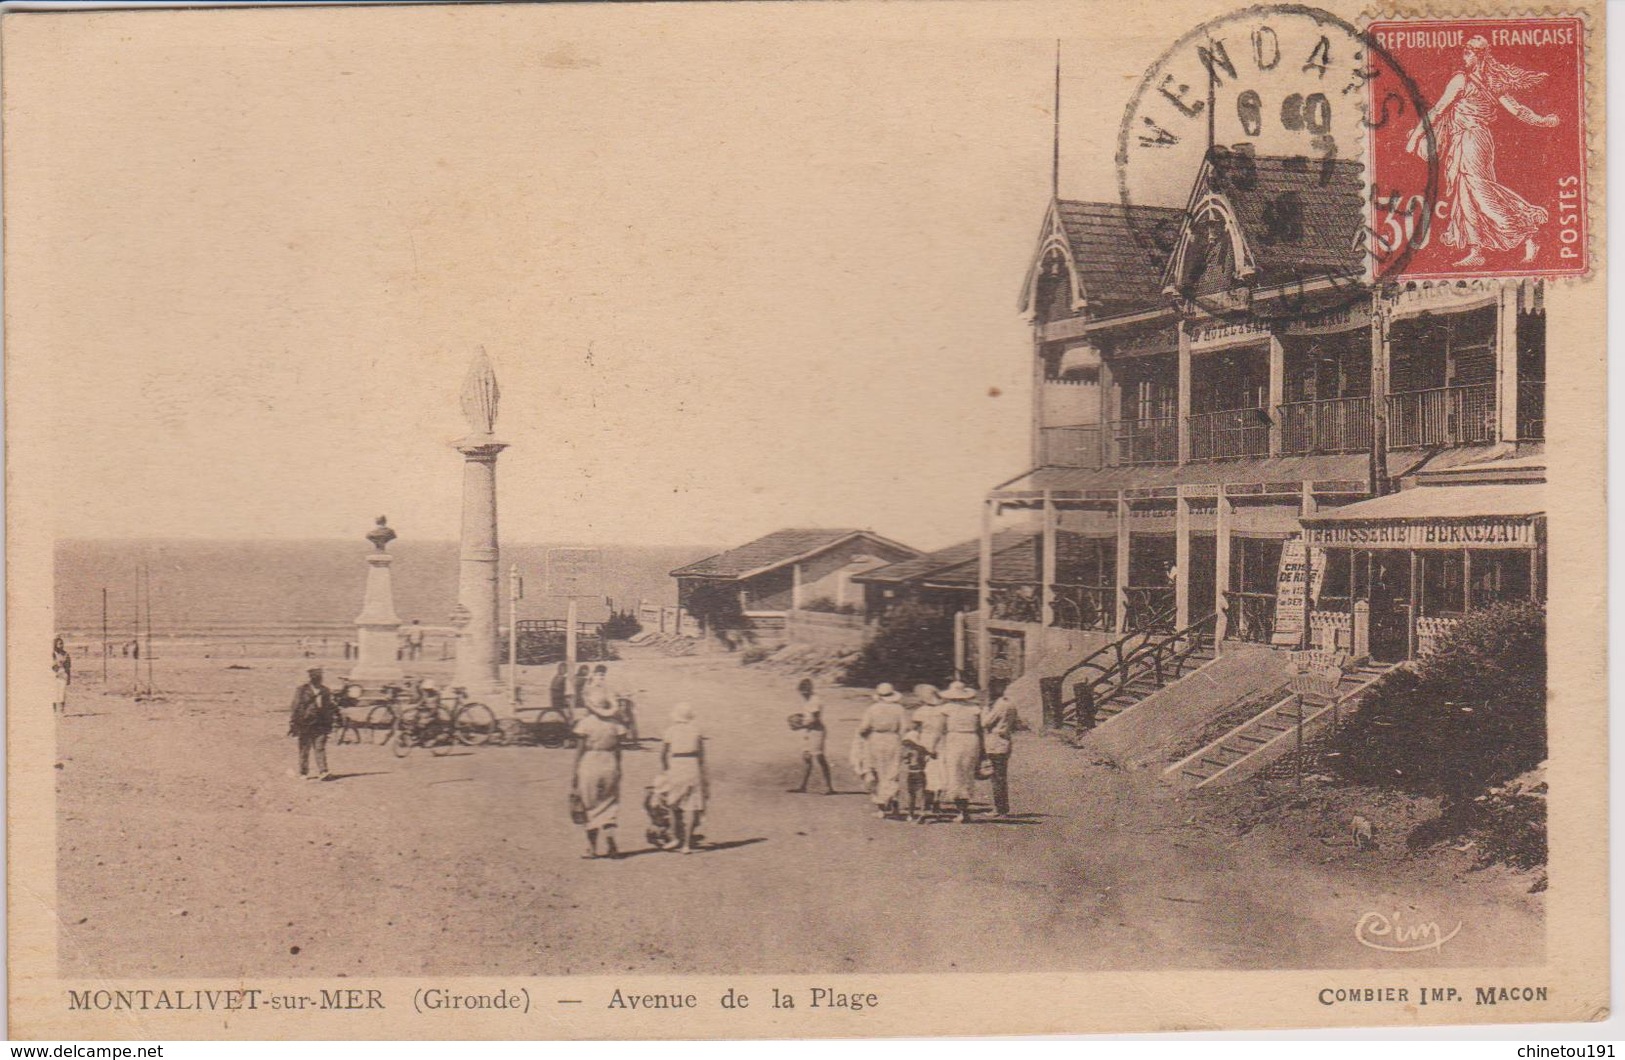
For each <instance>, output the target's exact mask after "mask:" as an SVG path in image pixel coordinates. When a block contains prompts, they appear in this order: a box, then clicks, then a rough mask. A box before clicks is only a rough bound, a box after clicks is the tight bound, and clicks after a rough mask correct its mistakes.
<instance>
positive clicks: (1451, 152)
mask: <svg viewBox="0 0 1625 1060" xmlns="http://www.w3.org/2000/svg"><path fill="white" fill-rule="evenodd" d="M1461 62H1462V69H1461V71H1460V72H1458V73H1457V74H1456V75H1455V76H1454V77H1452V78H1451V79H1450V83H1449V84H1447V85H1446V86H1445V89H1444V94H1443V95H1441V96H1440V97H1439V101H1438V102H1437V103H1435V104H1434V105H1433V109H1432V110H1430V111H1429V112H1428V115H1427V122H1426V123H1418V124H1417V126H1416V130H1415V131H1414V132H1412V133H1411V135H1410V139H1409V140H1407V141H1406V143H1405V150H1407V151H1409V152H1411V153H1413V154H1416V155H1418V156H1421V155H1423V154H1424V153H1425V151H1426V150H1427V145H1426V141H1424V140H1423V139H1422V132H1423V128H1424V125H1427V124H1431V125H1432V126H1433V127H1434V128H1435V129H1436V130H1437V131H1438V136H1439V149H1440V151H1441V152H1442V153H1443V155H1444V183H1443V189H1442V190H1443V198H1445V199H1446V200H1447V201H1448V203H1449V211H1450V213H1449V223H1448V224H1447V226H1446V227H1445V230H1444V232H1443V233H1442V234H1441V235H1440V237H1439V238H1440V240H1441V241H1442V242H1443V243H1444V245H1445V246H1447V247H1456V248H1458V249H1461V250H1465V251H1467V256H1466V257H1464V258H1462V259H1461V260H1460V261H1458V262H1456V264H1457V265H1458V266H1470V265H1482V264H1484V254H1483V251H1484V250H1486V249H1488V250H1498V251H1504V250H1512V249H1514V248H1516V247H1517V246H1518V245H1519V244H1520V243H1521V244H1522V245H1523V251H1524V253H1523V260H1524V261H1525V262H1526V263H1528V262H1533V261H1534V260H1535V254H1536V253H1537V252H1538V250H1539V246H1538V245H1537V244H1536V243H1535V233H1536V232H1537V231H1538V230H1539V229H1540V226H1541V225H1543V224H1545V223H1546V221H1547V211H1546V208H1545V207H1543V206H1536V205H1533V204H1532V203H1529V202H1527V201H1525V199H1524V198H1523V196H1521V195H1519V194H1518V193H1517V192H1515V191H1513V190H1512V189H1511V188H1509V187H1507V186H1506V185H1505V184H1502V183H1501V182H1500V176H1499V175H1498V174H1497V173H1496V171H1495V134H1494V133H1492V132H1491V131H1490V127H1491V126H1492V125H1493V124H1494V123H1495V116H1496V109H1497V108H1500V109H1504V110H1505V111H1506V112H1507V113H1508V114H1510V115H1512V116H1513V117H1514V118H1517V119H1518V120H1519V121H1521V122H1524V123H1525V124H1527V125H1533V126H1537V127H1539V128H1544V129H1550V128H1553V127H1555V126H1556V125H1557V123H1558V119H1557V115H1555V114H1544V115H1543V114H1536V113H1535V112H1534V111H1532V110H1530V109H1529V107H1528V106H1526V105H1525V104H1523V103H1522V102H1520V101H1519V100H1518V99H1516V98H1515V97H1514V96H1513V95H1512V93H1514V92H1517V91H1520V90H1523V89H1527V88H1533V87H1534V86H1536V85H1538V84H1540V83H1541V82H1542V81H1544V80H1546V74H1545V73H1544V72H1540V71H1529V70H1521V69H1519V68H1518V67H1516V66H1512V65H1511V64H1509V63H1503V62H1501V61H1500V60H1499V59H1497V58H1495V56H1493V55H1491V54H1490V50H1489V41H1487V40H1485V39H1484V38H1483V37H1474V38H1473V39H1472V40H1470V41H1468V42H1467V47H1466V48H1465V49H1464V50H1463V51H1462V56H1461Z"/></svg>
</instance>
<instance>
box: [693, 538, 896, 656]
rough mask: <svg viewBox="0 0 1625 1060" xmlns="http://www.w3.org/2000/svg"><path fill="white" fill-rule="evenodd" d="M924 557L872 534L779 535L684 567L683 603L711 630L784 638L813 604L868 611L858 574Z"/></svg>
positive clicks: (888, 539)
mask: <svg viewBox="0 0 1625 1060" xmlns="http://www.w3.org/2000/svg"><path fill="white" fill-rule="evenodd" d="M919 554H920V552H919V550H918V549H914V548H910V547H909V546H907V545H903V544H899V543H898V542H896V541H893V540H891V539H890V538H886V537H882V536H880V535H879V534H876V533H873V532H871V531H868V530H850V529H848V530H821V529H795V530H779V531H776V532H774V533H771V534H768V535H767V536H766V537H762V538H758V539H756V540H755V541H751V542H749V543H747V544H744V545H740V546H739V547H738V548H733V549H729V550H728V551H726V552H719V553H717V554H716V555H714V556H707V557H706V558H705V559H702V560H698V561H696V562H694V563H690V564H688V565H687V566H685V567H679V568H677V569H676V570H674V571H672V572H671V576H672V577H673V578H676V579H677V604H678V606H679V607H680V608H682V609H684V610H685V611H687V612H688V613H689V614H692V615H694V616H696V617H697V618H699V619H700V622H701V625H702V628H703V629H704V630H705V632H708V633H711V632H719V631H721V630H725V629H739V630H744V631H747V632H749V633H752V634H756V635H764V636H777V635H780V634H782V632H783V630H784V627H785V620H786V618H787V616H788V615H789V614H790V613H791V612H794V611H797V610H800V609H802V608H805V607H806V606H807V605H809V604H821V605H829V606H834V607H836V608H846V607H850V608H852V609H853V610H854V611H857V610H859V609H861V608H862V606H863V602H864V590H863V587H862V586H861V585H857V584H854V583H853V578H854V577H855V576H856V575H859V574H862V573H863V572H865V571H869V570H873V569H875V568H877V567H883V566H886V565H888V564H891V563H895V562H897V561H899V560H905V559H910V558H912V557H914V556H918V555H919Z"/></svg>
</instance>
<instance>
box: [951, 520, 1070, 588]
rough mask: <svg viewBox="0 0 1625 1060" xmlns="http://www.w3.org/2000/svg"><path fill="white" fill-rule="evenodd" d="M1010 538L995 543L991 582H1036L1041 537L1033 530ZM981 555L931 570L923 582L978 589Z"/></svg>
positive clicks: (1011, 535)
mask: <svg viewBox="0 0 1625 1060" xmlns="http://www.w3.org/2000/svg"><path fill="white" fill-rule="evenodd" d="M1007 533H1008V535H1009V536H1007V537H1001V538H996V539H995V540H994V543H993V569H992V570H991V571H990V572H989V576H988V581H990V582H993V583H994V584H1000V583H1016V584H1026V583H1030V582H1036V581H1038V580H1039V578H1040V577H1041V576H1042V575H1041V574H1040V572H1039V567H1040V563H1039V556H1038V548H1039V535H1037V534H1035V533H1033V532H1032V531H1030V530H1028V531H1021V530H1013V531H1008V532H1007ZM981 567H982V563H981V556H979V555H975V556H972V557H971V558H970V559H969V560H967V561H965V562H963V563H956V564H954V565H953V566H951V567H943V568H941V569H939V570H935V571H932V572H931V573H930V574H928V575H926V576H925V577H924V578H922V579H921V580H922V581H923V582H925V583H926V584H927V585H935V586H942V587H945V588H971V589H974V588H976V587H977V585H978V582H979V579H980V577H981Z"/></svg>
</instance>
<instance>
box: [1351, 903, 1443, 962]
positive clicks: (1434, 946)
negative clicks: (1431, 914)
mask: <svg viewBox="0 0 1625 1060" xmlns="http://www.w3.org/2000/svg"><path fill="white" fill-rule="evenodd" d="M1460 933H1461V921H1459V920H1458V921H1457V922H1456V926H1455V927H1453V928H1451V929H1450V932H1449V934H1445V933H1442V932H1441V931H1440V930H1439V925H1438V922H1437V921H1433V920H1429V921H1425V922H1418V923H1416V924H1405V923H1402V922H1401V918H1400V914H1399V913H1397V912H1396V913H1395V914H1394V915H1393V916H1392V917H1388V916H1384V915H1383V914H1381V913H1366V914H1365V915H1364V916H1362V917H1360V919H1359V921H1358V922H1357V923H1356V924H1355V925H1354V941H1356V942H1358V943H1359V944H1360V945H1362V946H1365V947H1367V948H1369V949H1373V950H1381V951H1383V952H1384V953H1420V952H1421V951H1423V950H1434V951H1438V950H1441V949H1443V948H1444V944H1445V943H1447V942H1449V941H1450V940H1451V939H1453V938H1455V937H1456V936H1457V935H1458V934H1460Z"/></svg>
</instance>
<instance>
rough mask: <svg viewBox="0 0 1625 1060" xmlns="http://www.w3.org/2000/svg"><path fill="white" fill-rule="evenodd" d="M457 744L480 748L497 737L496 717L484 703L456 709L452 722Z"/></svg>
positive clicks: (466, 704) (470, 704)
mask: <svg viewBox="0 0 1625 1060" xmlns="http://www.w3.org/2000/svg"><path fill="white" fill-rule="evenodd" d="M452 729H453V730H454V731H455V732H456V733H457V742H458V743H460V744H463V745H465V746H471V747H480V746H484V745H485V744H488V743H490V742H491V740H492V739H493V738H494V737H496V736H497V735H498V730H497V716H496V714H494V713H492V711H491V708H490V707H488V706H486V705H485V704H484V703H464V704H463V705H462V706H461V707H459V708H457V714H456V716H455V717H454V718H453V720H452Z"/></svg>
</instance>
